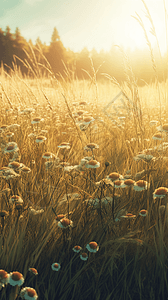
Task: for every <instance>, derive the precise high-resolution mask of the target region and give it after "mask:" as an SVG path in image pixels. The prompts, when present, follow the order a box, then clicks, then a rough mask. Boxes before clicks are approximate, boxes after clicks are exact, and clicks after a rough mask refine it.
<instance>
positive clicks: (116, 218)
mask: <svg viewBox="0 0 168 300" xmlns="http://www.w3.org/2000/svg"><path fill="white" fill-rule="evenodd" d="M126 214H127V211H126V210H125V209H121V210H120V211H119V212H118V213H117V215H116V217H115V222H118V221H121V220H120V218H121V217H122V216H125V215H126Z"/></svg>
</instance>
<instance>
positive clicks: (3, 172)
mask: <svg viewBox="0 0 168 300" xmlns="http://www.w3.org/2000/svg"><path fill="white" fill-rule="evenodd" d="M19 176H20V175H19V174H17V173H15V171H14V170H12V169H11V168H9V167H2V168H1V169H0V177H2V178H4V179H6V180H8V179H10V178H17V177H19Z"/></svg>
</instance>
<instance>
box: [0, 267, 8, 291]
mask: <svg viewBox="0 0 168 300" xmlns="http://www.w3.org/2000/svg"><path fill="white" fill-rule="evenodd" d="M8 282H9V274H8V273H7V272H6V271H5V270H0V290H1V288H2V287H4V286H5V284H8Z"/></svg>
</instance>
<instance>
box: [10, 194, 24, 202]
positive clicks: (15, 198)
mask: <svg viewBox="0 0 168 300" xmlns="http://www.w3.org/2000/svg"><path fill="white" fill-rule="evenodd" d="M9 203H10V204H13V203H19V204H20V203H23V199H22V198H21V197H20V196H18V195H13V196H12V197H11V198H10V199H9Z"/></svg>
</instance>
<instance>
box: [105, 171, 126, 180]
mask: <svg viewBox="0 0 168 300" xmlns="http://www.w3.org/2000/svg"><path fill="white" fill-rule="evenodd" d="M107 179H110V180H111V181H115V180H120V179H123V176H122V175H120V174H119V173H116V172H113V173H110V174H109V175H108V176H107Z"/></svg>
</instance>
